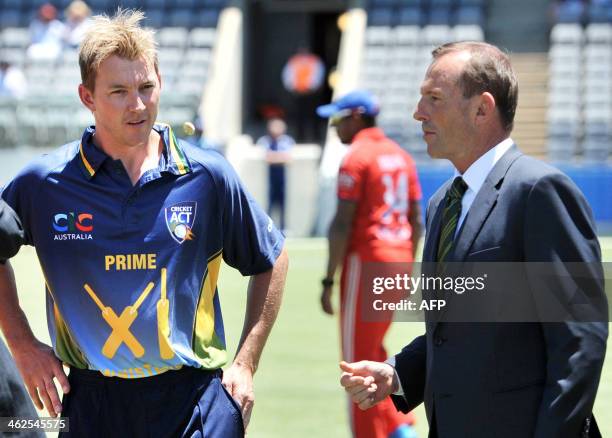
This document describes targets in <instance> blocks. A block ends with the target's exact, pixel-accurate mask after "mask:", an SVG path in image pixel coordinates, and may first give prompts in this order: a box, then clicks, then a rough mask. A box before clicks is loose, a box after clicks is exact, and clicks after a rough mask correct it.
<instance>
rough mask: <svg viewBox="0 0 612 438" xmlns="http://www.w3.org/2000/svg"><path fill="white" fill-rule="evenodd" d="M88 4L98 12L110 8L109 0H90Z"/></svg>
mask: <svg viewBox="0 0 612 438" xmlns="http://www.w3.org/2000/svg"><path fill="white" fill-rule="evenodd" d="M87 4H88V5H89V7H90V8H91V9H93V10H94V11H96V12H98V11H105V10H106V8H107V7H108V4H109V0H89V1H88V2H87Z"/></svg>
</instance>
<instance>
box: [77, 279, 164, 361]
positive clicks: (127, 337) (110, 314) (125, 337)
mask: <svg viewBox="0 0 612 438" xmlns="http://www.w3.org/2000/svg"><path fill="white" fill-rule="evenodd" d="M166 280H167V270H166V268H162V270H161V296H160V299H159V300H158V301H157V338H158V341H159V354H160V357H161V358H162V359H172V358H173V357H174V351H172V348H171V347H170V341H169V337H170V325H169V322H168V319H169V313H170V301H168V298H167V290H166V283H167V281H166ZM154 287H155V284H154V283H153V282H150V283H149V284H147V286H146V287H145V289H144V290H143V291H142V293H141V294H140V296H139V297H138V299H137V300H136V301H135V302H134V304H132V305H129V306H127V307H125V308H124V309H123V311H122V312H121V315H119V316H117V314H116V313H115V311H114V310H113V309H112V308H111V307H109V306H105V305H104V303H102V301H101V300H100V298H99V297H98V296H97V295H96V293H95V292H94V290H93V289H92V288H91V286H89V285H88V284H84V285H83V288H84V289H85V291H86V292H87V293H88V294H89V296H90V297H91V299H92V300H93V301H94V302H95V303H96V305H97V306H98V308H99V309H100V311H101V313H102V318H104V321H106V323H107V324H108V325H109V326H110V327H111V329H112V332H111V334H110V335H109V337H108V338H107V339H106V342H105V343H104V346H103V347H102V354H103V355H104V356H105V357H107V358H109V359H112V358H113V357H115V354H116V353H117V350H118V349H119V347H120V346H121V344H123V343H125V345H126V346H127V347H128V348H129V350H130V351H131V352H132V354H133V355H134V357H137V358H139V357H142V356H143V355H144V354H145V349H144V347H143V346H142V344H141V343H140V342H139V341H138V339H136V337H135V336H134V335H133V334H132V332H131V331H130V327H131V326H132V324H133V323H134V321H135V320H136V317H137V316H138V308H139V307H140V306H141V305H142V303H143V301H144V300H145V299H146V298H147V296H148V295H149V293H151V290H153V288H154Z"/></svg>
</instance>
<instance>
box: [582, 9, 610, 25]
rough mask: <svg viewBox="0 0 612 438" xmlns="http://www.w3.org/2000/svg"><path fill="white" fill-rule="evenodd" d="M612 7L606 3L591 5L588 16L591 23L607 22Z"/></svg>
mask: <svg viewBox="0 0 612 438" xmlns="http://www.w3.org/2000/svg"><path fill="white" fill-rule="evenodd" d="M611 11H612V8H610V7H606V6H604V5H589V7H588V10H587V13H586V17H587V22H589V23H607V22H608V19H609V13H610V12H611Z"/></svg>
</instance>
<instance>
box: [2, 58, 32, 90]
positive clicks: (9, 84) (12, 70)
mask: <svg viewBox="0 0 612 438" xmlns="http://www.w3.org/2000/svg"><path fill="white" fill-rule="evenodd" d="M27 92H28V83H27V81H26V77H25V75H24V74H23V72H22V71H21V70H20V69H19V68H17V67H15V66H14V65H11V63H10V62H9V61H7V60H6V59H0V97H12V98H14V99H21V98H23V97H25V95H26V94H27Z"/></svg>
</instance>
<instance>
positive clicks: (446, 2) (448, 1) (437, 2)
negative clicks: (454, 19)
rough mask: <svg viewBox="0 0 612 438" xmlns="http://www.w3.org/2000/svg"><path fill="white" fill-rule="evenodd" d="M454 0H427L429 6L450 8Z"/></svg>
mask: <svg viewBox="0 0 612 438" xmlns="http://www.w3.org/2000/svg"><path fill="white" fill-rule="evenodd" d="M453 3H454V0H429V4H430V6H431V8H439V7H442V6H443V7H447V8H451V7H452V6H453Z"/></svg>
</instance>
